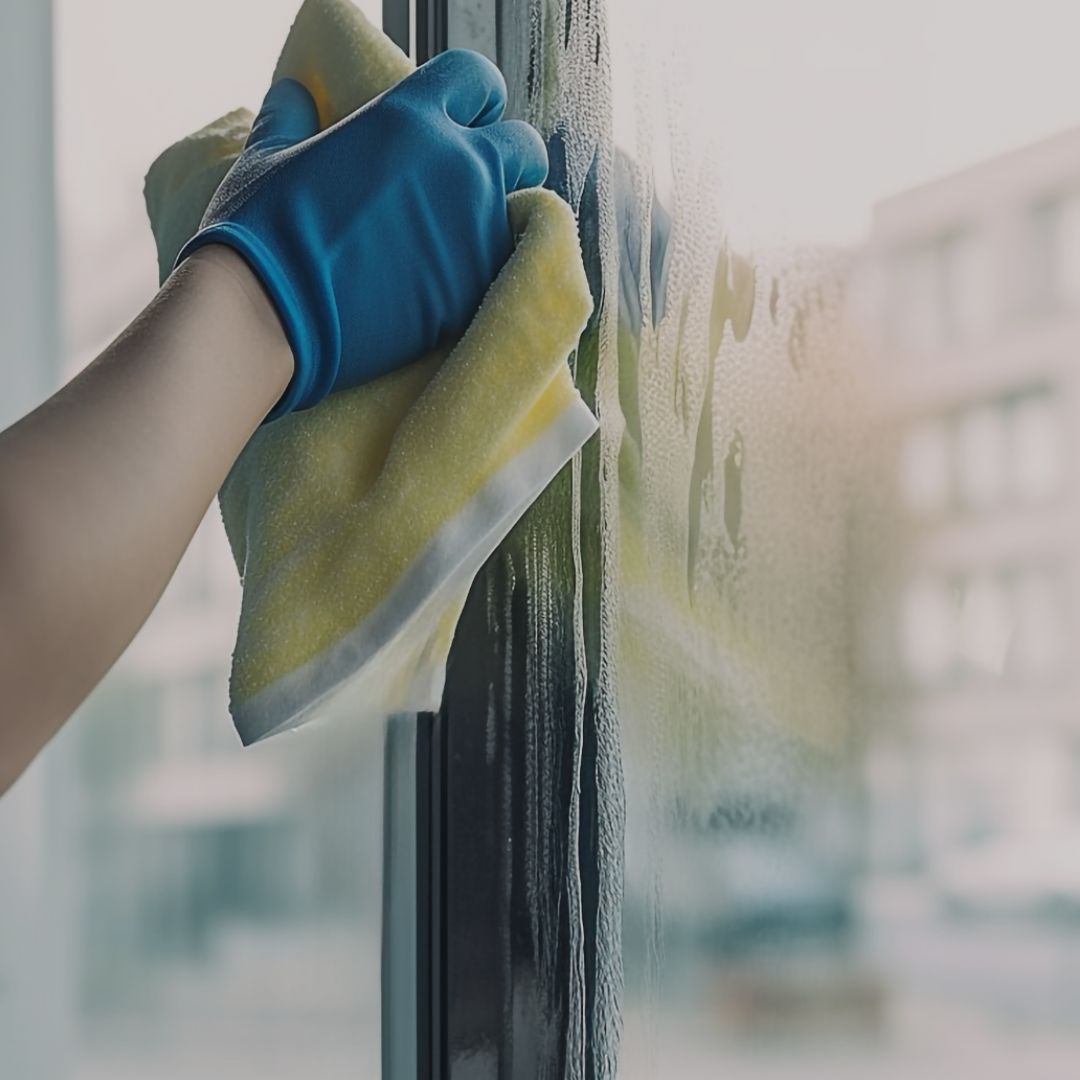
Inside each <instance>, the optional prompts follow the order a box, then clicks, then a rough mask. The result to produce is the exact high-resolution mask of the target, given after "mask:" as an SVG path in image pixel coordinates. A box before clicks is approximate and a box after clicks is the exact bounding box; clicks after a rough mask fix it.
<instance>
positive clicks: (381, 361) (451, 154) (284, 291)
mask: <svg viewBox="0 0 1080 1080" xmlns="http://www.w3.org/2000/svg"><path fill="white" fill-rule="evenodd" d="M505 105H506V84H505V83H504V81H503V78H502V75H501V74H500V73H499V70H498V68H496V67H495V65H494V64H492V63H491V62H490V61H489V60H486V59H485V58H484V57H482V56H480V55H479V54H478V53H472V52H468V51H466V50H453V51H450V52H446V53H442V54H441V55H439V56H437V57H436V58H435V59H434V60H431V61H430V62H429V63H427V64H425V65H424V66H423V67H421V68H419V69H417V71H415V72H414V73H413V74H412V75H410V76H409V77H408V78H407V79H405V80H403V81H402V82H400V83H398V85H397V86H395V87H393V88H392V89H391V90H389V91H387V93H385V94H383V95H382V96H381V97H379V98H376V99H375V100H374V101H373V102H371V103H370V104H369V105H366V106H365V107H364V108H362V109H360V110H358V111H357V112H355V113H353V114H352V115H351V116H349V117H346V118H345V119H344V120H342V121H341V122H340V123H338V124H335V125H334V126H333V127H330V128H327V130H326V131H323V132H321V133H320V132H319V124H318V113H317V109H316V106H315V103H314V101H313V100H312V98H311V95H310V94H309V93H308V92H307V90H305V89H304V87H303V86H301V85H300V84H299V83H298V82H294V81H292V80H290V79H283V80H281V81H279V82H277V83H275V84H274V86H273V87H271V89H270V93H269V94H268V95H267V97H266V100H265V102H264V103H263V107H262V110H261V111H260V113H259V115H258V117H257V118H256V120H255V124H254V127H253V128H252V131H251V135H250V137H249V138H248V141H247V144H246V146H245V148H244V151H243V153H242V154H241V155H240V157H239V159H238V160H237V161H236V163H235V164H234V165H233V167H232V169H231V170H230V171H229V173H228V174H227V175H226V177H225V179H224V180H223V181H222V183H221V186H220V188H219V189H218V191H217V193H216V194H215V196H214V198H213V200H212V201H211V203H210V206H209V207H208V209H207V211H206V215H205V217H204V218H203V221H202V225H201V227H200V229H199V232H198V233H197V234H196V235H195V236H194V237H193V238H192V239H191V240H189V241H188V243H187V244H186V245H185V246H184V248H183V249H182V250H181V252H180V254H179V256H178V257H177V262H178V263H179V262H180V261H182V260H183V259H185V258H186V257H187V256H188V255H190V254H191V253H192V252H193V251H194V250H196V249H197V248H199V247H202V246H203V245H204V244H228V245H229V246H230V247H233V248H235V249H236V250H237V251H238V252H239V253H240V254H241V255H242V256H243V257H244V258H245V259H246V260H247V262H248V263H249V265H250V266H251V267H252V269H253V270H254V271H255V273H256V274H257V275H258V277H259V278H260V280H261V281H262V283H263V286H264V287H265V289H266V291H267V292H268V293H269V295H270V297H271V299H272V300H273V302H274V304H275V306H276V308H277V311H278V314H279V316H280V318H281V321H282V325H283V326H284V328H285V332H286V334H287V335H288V338H289V343H290V344H291V346H292V351H293V355H294V357H295V361H296V369H295V373H294V375H293V378H292V381H291V382H290V383H289V386H288V388H287V389H286V391H285V393H284V395H283V396H282V398H281V400H280V401H279V402H278V404H277V405H276V406H275V407H274V409H273V410H272V411H271V413H270V415H269V416H268V417H267V419H274V418H275V417H278V416H281V415H283V414H285V413H287V412H291V411H292V410H294V409H306V408H310V407H311V406H312V405H315V404H316V403H318V402H319V401H321V400H322V399H323V398H324V397H325V396H326V395H327V394H328V393H330V392H331V391H334V390H339V389H342V388H345V387H349V386H356V385H357V384H359V383H363V382H366V381H368V380H370V379H374V378H376V377H377V376H379V375H383V374H385V373H386V372H388V371H391V370H393V369H395V368H398V367H400V366H402V365H403V364H406V363H408V362H409V361H410V360H416V359H418V358H420V357H421V356H423V355H425V354H426V353H428V352H430V351H431V350H432V349H433V348H435V347H436V346H438V345H442V344H446V343H448V342H451V341H453V340H454V339H456V338H457V337H459V336H460V335H461V334H462V332H463V331H464V330H465V328H466V327H467V326H468V324H469V321H470V320H471V319H472V317H473V315H474V314H475V313H476V310H477V308H478V307H479V306H480V302H481V300H482V299H483V297H484V293H485V292H486V290H487V288H488V286H489V285H490V284H491V282H492V281H493V280H494V278H495V276H496V274H497V273H498V271H499V269H500V268H501V266H502V265H503V263H504V262H505V261H506V260H507V258H508V257H509V256H510V252H511V248H512V245H513V237H512V235H511V231H510V223H509V219H508V216H507V206H506V196H507V194H508V193H509V192H511V191H516V190H517V189H518V188H524V187H533V186H535V185H537V184H541V183H543V181H544V178H545V176H546V175H547V153H546V151H545V149H544V144H543V141H542V140H541V139H540V136H539V135H538V134H537V133H536V132H535V131H534V130H533V129H532V128H531V127H529V125H528V124H525V123H523V122H521V121H516V120H502V119H501V117H502V114H503V109H504V108H505Z"/></svg>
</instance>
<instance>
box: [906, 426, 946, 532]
mask: <svg viewBox="0 0 1080 1080" xmlns="http://www.w3.org/2000/svg"><path fill="white" fill-rule="evenodd" d="M951 457H952V455H951V452H950V432H949V425H948V423H947V422H946V421H945V420H944V419H941V418H938V417H933V418H928V419H926V420H923V421H921V422H920V423H918V424H917V425H916V426H915V427H913V428H912V429H911V430H910V431H909V432H908V433H907V436H906V437H905V439H904V442H903V446H902V447H901V451H900V486H901V490H902V492H903V499H904V504H905V506H906V507H907V508H908V510H910V511H912V512H913V513H916V514H919V515H921V516H926V517H930V516H932V515H934V514H940V513H942V512H943V511H944V510H946V509H947V507H948V505H949V500H950V498H951V488H952V479H951Z"/></svg>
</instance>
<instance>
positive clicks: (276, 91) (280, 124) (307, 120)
mask: <svg viewBox="0 0 1080 1080" xmlns="http://www.w3.org/2000/svg"><path fill="white" fill-rule="evenodd" d="M318 133H319V109H318V107H317V106H316V104H315V100H314V98H312V96H311V95H310V94H309V93H308V91H307V89H306V88H305V87H304V86H303V84H301V83H298V82H297V81H296V80H295V79H279V80H278V81H277V82H276V83H274V85H273V86H271V87H270V90H269V92H268V93H267V95H266V97H265V98H264V99H263V103H262V108H261V109H260V110H259V115H258V116H256V117H255V123H254V124H253V125H252V128H251V134H250V135H249V136H248V140H247V146H248V148H250V149H254V150H262V151H272V150H284V149H285V148H286V147H289V146H295V145H296V144H297V143H299V142H303V141H304V140H305V139H310V138H311V137H312V136H313V135H317V134H318Z"/></svg>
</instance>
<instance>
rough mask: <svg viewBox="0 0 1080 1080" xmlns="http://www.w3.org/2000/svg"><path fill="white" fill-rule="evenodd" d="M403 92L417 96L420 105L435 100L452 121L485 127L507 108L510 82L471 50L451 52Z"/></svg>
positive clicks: (407, 82) (421, 70) (425, 68)
mask: <svg viewBox="0 0 1080 1080" xmlns="http://www.w3.org/2000/svg"><path fill="white" fill-rule="evenodd" d="M401 92H402V93H403V94H406V95H410V96H411V95H416V99H417V102H418V104H420V103H422V102H423V101H430V100H432V99H434V100H435V101H437V102H438V103H439V104H440V105H441V106H442V107H443V109H444V110H445V112H446V115H447V116H449V117H450V119H451V120H453V121H455V122H456V123H458V124H461V125H462V126H463V127H483V126H484V125H486V124H492V123H494V122H495V121H496V120H498V119H499V118H500V117H501V116H502V114H503V110H504V109H505V108H506V80H505V79H504V78H503V76H502V72H501V71H500V70H499V69H498V68H497V67H496V66H495V65H494V64H493V63H492V62H491V61H490V60H489V59H488V58H487V57H486V56H481V54H480V53H477V52H472V51H471V50H469V49H449V50H447V51H446V52H444V53H439V55H438V56H436V57H434V59H432V60H429V61H428V62H427V63H426V64H424V66H423V67H421V68H418V69H417V70H416V71H415V72H413V74H412V75H410V76H409V77H408V78H407V79H406V80H405V81H404V82H403V83H402V84H401Z"/></svg>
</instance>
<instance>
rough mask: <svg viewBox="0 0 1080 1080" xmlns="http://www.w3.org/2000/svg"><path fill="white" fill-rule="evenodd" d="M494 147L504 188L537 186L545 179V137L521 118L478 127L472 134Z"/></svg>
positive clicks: (516, 189)
mask: <svg viewBox="0 0 1080 1080" xmlns="http://www.w3.org/2000/svg"><path fill="white" fill-rule="evenodd" d="M473 137H474V138H477V139H483V140H484V141H485V142H487V143H489V144H490V145H491V146H493V147H494V148H495V152H496V154H497V155H498V158H499V161H500V162H501V163H502V171H503V184H504V186H505V190H506V192H507V193H508V194H509V193H510V192H511V191H518V190H520V189H521V188H529V187H538V186H539V185H540V184H542V183H543V182H544V181H545V180H546V179H547V174H548V156H547V147H546V146H545V145H544V140H543V139H541V138H540V135H539V133H538V132H537V130H536V129H535V128H534V127H532V126H531V125H530V124H526V123H525V121H524V120H502V121H500V122H499V123H498V124H490V125H488V126H487V127H484V128H479V129H478V130H477V131H476V133H475V135H474V136H473Z"/></svg>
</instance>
